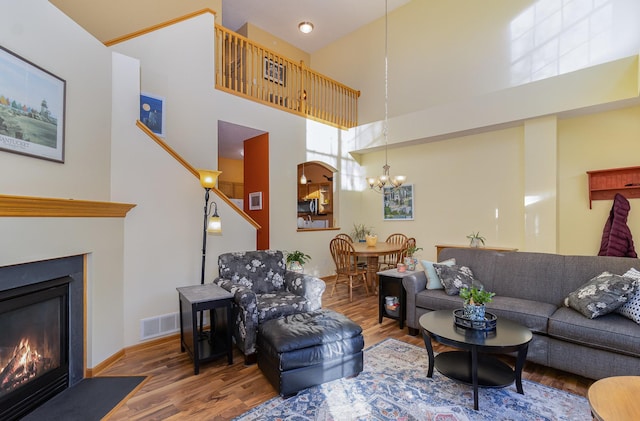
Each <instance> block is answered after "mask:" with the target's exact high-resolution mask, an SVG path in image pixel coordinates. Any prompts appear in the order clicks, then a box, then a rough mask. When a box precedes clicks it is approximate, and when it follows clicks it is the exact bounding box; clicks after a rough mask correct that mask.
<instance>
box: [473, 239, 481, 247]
mask: <svg viewBox="0 0 640 421" xmlns="http://www.w3.org/2000/svg"><path fill="white" fill-rule="evenodd" d="M481 245H482V243H481V242H480V239H479V238H472V239H471V244H470V246H471V247H480V246H481Z"/></svg>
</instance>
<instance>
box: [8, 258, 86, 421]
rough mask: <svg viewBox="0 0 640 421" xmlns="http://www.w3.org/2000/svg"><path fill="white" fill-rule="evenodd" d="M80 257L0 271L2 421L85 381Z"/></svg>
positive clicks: (19, 416) (21, 413)
mask: <svg viewBox="0 0 640 421" xmlns="http://www.w3.org/2000/svg"><path fill="white" fill-rule="evenodd" d="M83 261H84V260H83V259H82V256H74V257H71V258H63V259H54V260H49V261H40V262H34V263H28V264H21V265H15V266H5V267H0V332H2V335H0V419H1V420H18V419H20V418H22V417H23V416H25V415H26V414H28V413H29V412H31V411H32V410H33V409H35V408H37V407H38V406H40V405H41V404H42V403H44V402H46V401H47V400H48V399H51V398H52V397H53V396H55V395H56V394H58V393H60V392H61V391H63V390H64V389H66V388H67V387H69V386H70V385H73V384H75V383H77V382H78V381H80V380H81V379H82V376H83V373H84V366H83V334H84V323H83V311H82V308H83V301H84V292H83V289H84V288H83V282H82V281H83V280H82V273H83V266H84V263H83Z"/></svg>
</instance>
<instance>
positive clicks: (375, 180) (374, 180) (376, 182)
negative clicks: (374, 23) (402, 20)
mask: <svg viewBox="0 0 640 421" xmlns="http://www.w3.org/2000/svg"><path fill="white" fill-rule="evenodd" d="M387 3H388V0H384V126H383V128H382V135H383V136H384V166H383V167H382V175H380V176H378V177H368V178H367V182H368V183H369V188H370V189H371V190H373V191H376V192H378V193H381V192H382V191H383V189H384V187H385V186H386V185H387V183H388V184H390V185H391V187H393V188H397V187H400V186H401V185H402V183H404V182H405V181H406V180H407V178H406V177H405V176H404V175H396V176H394V177H392V176H391V175H390V174H389V169H390V168H391V167H390V166H389V162H388V161H387V149H388V144H389V54H388V49H389V47H388V43H389V41H388V39H389V36H388V27H389V24H388V12H387Z"/></svg>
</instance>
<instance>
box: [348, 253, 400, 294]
mask: <svg viewBox="0 0 640 421" xmlns="http://www.w3.org/2000/svg"><path fill="white" fill-rule="evenodd" d="M352 245H353V249H354V254H355V255H356V256H362V257H366V258H367V284H368V286H369V287H371V288H373V290H374V291H375V293H376V294H378V287H377V285H376V279H377V276H378V258H379V257H380V256H384V255H385V254H393V253H398V252H399V251H401V250H402V247H403V245H402V244H394V243H387V242H385V241H378V242H376V244H375V245H373V246H370V245H368V244H367V243H366V242H357V241H356V242H354V243H352Z"/></svg>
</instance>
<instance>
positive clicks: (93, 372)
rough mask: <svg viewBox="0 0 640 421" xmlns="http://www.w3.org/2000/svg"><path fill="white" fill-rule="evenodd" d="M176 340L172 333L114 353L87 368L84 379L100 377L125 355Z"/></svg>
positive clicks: (176, 336) (176, 334)
mask: <svg viewBox="0 0 640 421" xmlns="http://www.w3.org/2000/svg"><path fill="white" fill-rule="evenodd" d="M176 339H180V334H179V333H174V334H171V335H167V336H163V337H161V338H156V339H152V340H150V341H145V342H141V343H139V344H135V345H132V346H129V347H126V348H124V349H121V350H120V351H118V352H116V353H115V354H113V355H112V356H110V357H109V358H107V359H106V360H104V361H102V362H101V363H100V364H98V365H96V366H95V367H93V368H87V370H86V377H87V378H90V377H95V376H98V375H100V373H102V372H103V371H104V370H106V369H107V368H109V367H111V366H112V365H113V364H115V363H117V362H118V360H120V359H121V358H122V357H124V356H125V355H127V353H130V352H134V351H139V350H142V349H145V348H150V347H152V346H156V345H160V344H163V343H165V342H170V341H173V340H176Z"/></svg>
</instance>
